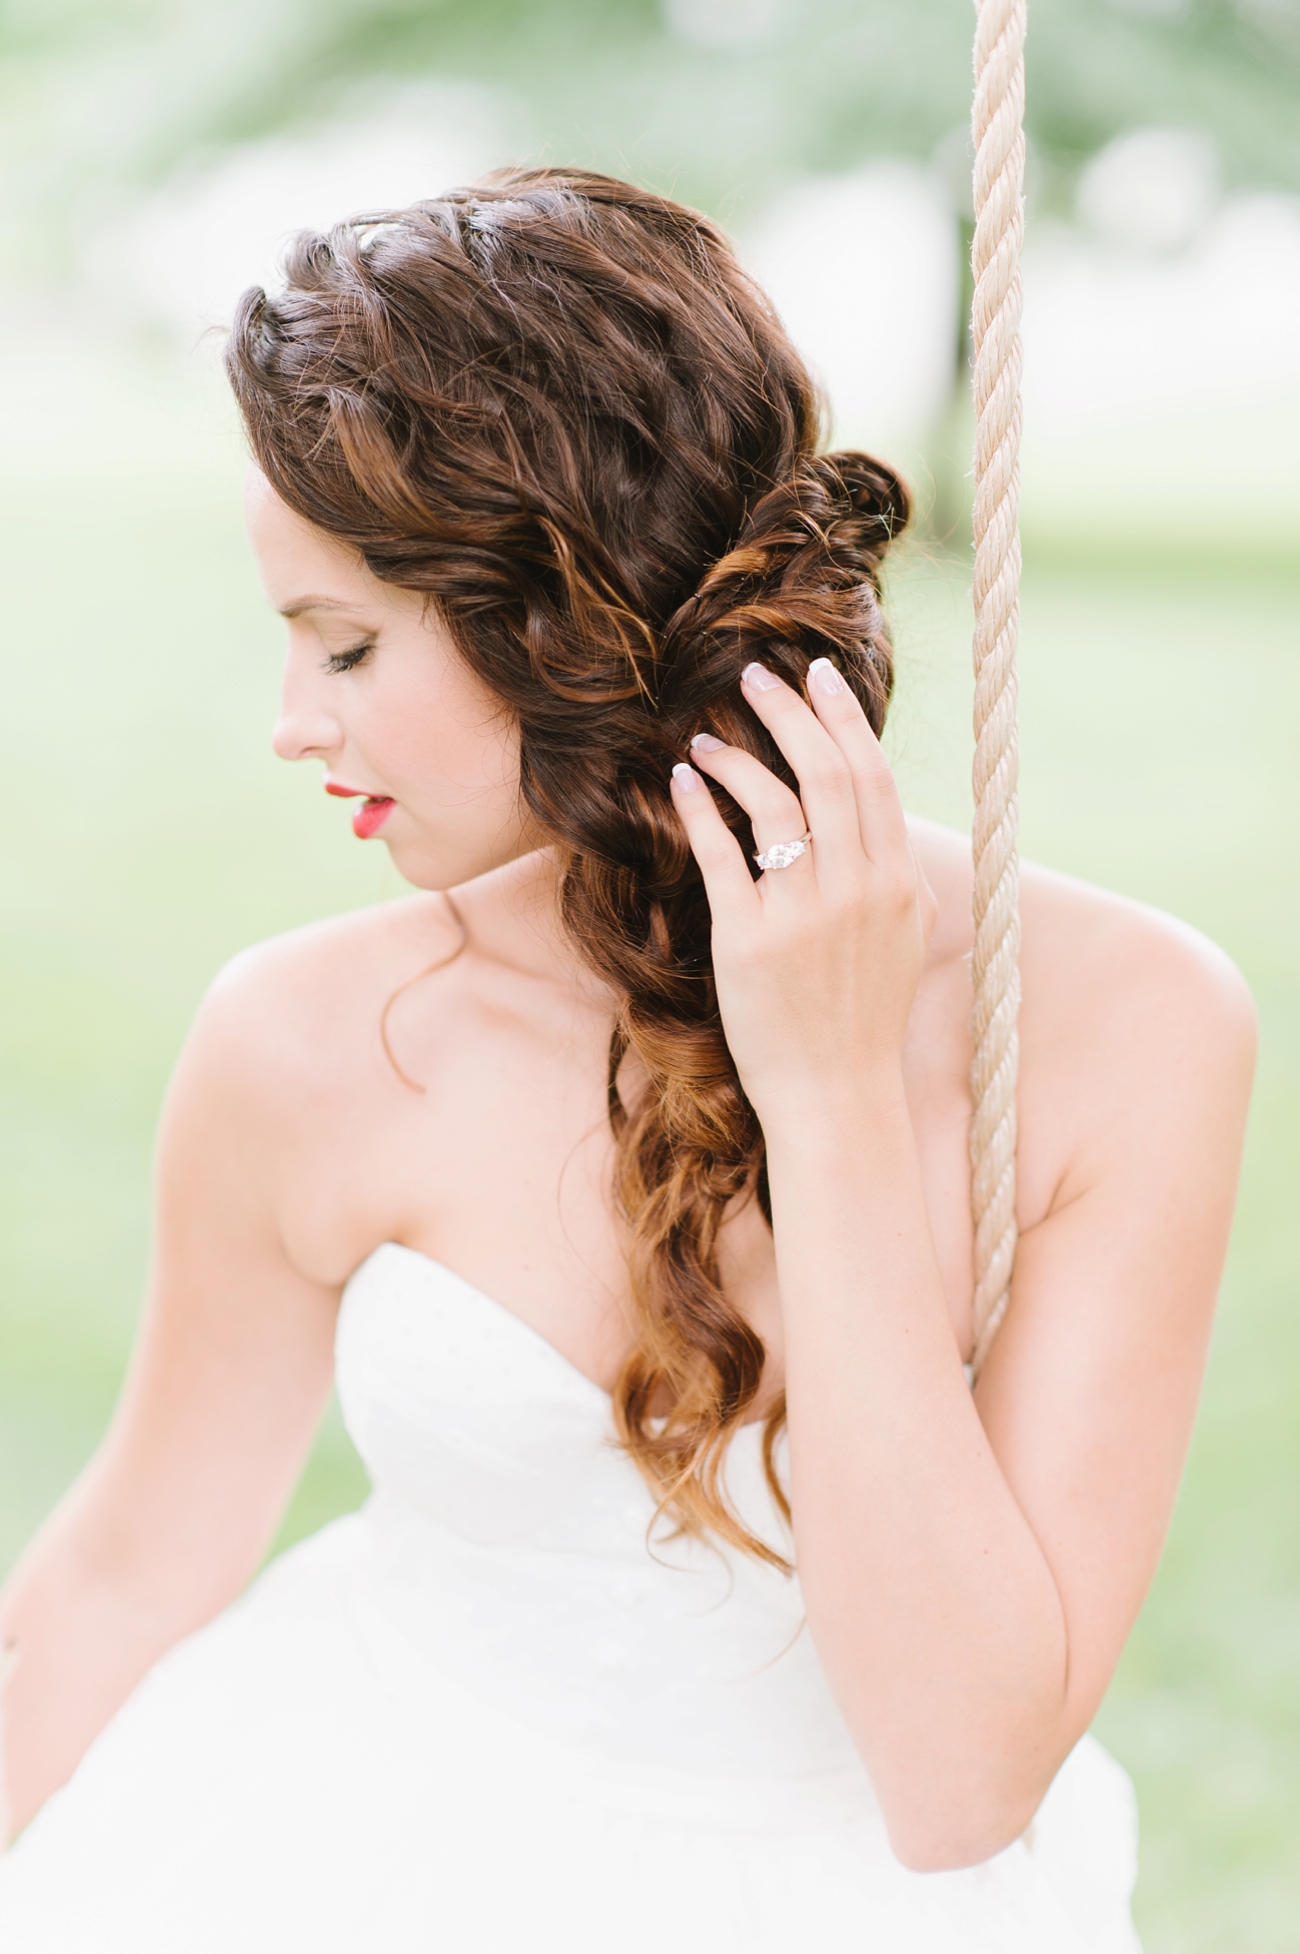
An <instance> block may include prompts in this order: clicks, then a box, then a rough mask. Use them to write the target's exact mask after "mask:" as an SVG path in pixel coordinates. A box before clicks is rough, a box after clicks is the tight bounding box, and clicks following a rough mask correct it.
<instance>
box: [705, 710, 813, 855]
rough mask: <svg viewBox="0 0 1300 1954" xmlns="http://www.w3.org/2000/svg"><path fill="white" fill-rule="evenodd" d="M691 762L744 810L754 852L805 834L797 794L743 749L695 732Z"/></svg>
mask: <svg viewBox="0 0 1300 1954" xmlns="http://www.w3.org/2000/svg"><path fill="white" fill-rule="evenodd" d="M691 759H692V761H693V762H694V764H695V765H696V766H697V767H699V768H700V769H701V771H702V772H704V773H707V774H708V776H709V778H710V780H716V781H717V782H718V784H719V786H721V787H725V788H726V790H727V792H728V793H729V794H730V795H731V798H732V799H733V800H734V801H737V802H738V803H739V805H740V806H741V807H743V808H744V810H745V812H746V814H747V815H748V816H749V818H750V822H751V823H752V825H753V829H754V851H755V853H761V852H762V850H763V849H765V848H770V847H771V846H772V844H773V842H777V841H797V840H798V839H799V837H800V836H801V835H803V834H805V833H806V832H807V829H808V823H807V821H806V819H805V818H804V810H803V806H802V804H801V802H800V800H799V797H798V795H797V794H793V793H791V791H790V789H789V788H788V787H787V786H786V784H785V782H784V781H783V780H778V779H777V777H776V775H775V774H774V773H773V772H772V771H771V769H770V768H768V767H765V766H764V765H763V762H762V761H761V760H757V759H755V757H754V755H753V754H752V753H746V752H745V750H744V748H743V747H739V746H727V745H726V744H725V743H724V742H723V741H722V740H718V739H714V737H713V735H712V734H711V733H697V734H696V735H695V738H694V739H693V740H692V741H691Z"/></svg>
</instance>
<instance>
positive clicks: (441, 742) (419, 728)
mask: <svg viewBox="0 0 1300 1954" xmlns="http://www.w3.org/2000/svg"><path fill="white" fill-rule="evenodd" d="M421 667H422V668H421ZM396 676H397V674H396V673H394V677H396ZM408 676H411V677H414V679H415V683H413V684H411V683H407V684H395V685H392V686H384V687H383V688H382V690H377V691H376V693H375V694H374V695H372V699H371V702H370V703H371V708H372V710H371V711H370V712H369V713H368V714H367V721H368V724H367V735H368V738H367V744H369V745H370V746H371V748H372V751H374V753H375V757H376V758H377V759H378V758H380V749H381V748H382V753H383V757H384V758H385V760H386V766H385V771H386V772H387V773H388V774H389V775H390V777H391V778H392V784H393V786H394V787H397V786H399V782H400V783H401V784H404V785H406V786H407V787H408V789H409V797H410V799H411V800H412V801H413V802H416V803H418V802H425V803H429V804H443V803H447V802H457V801H460V800H462V799H463V797H464V796H465V795H466V794H467V793H468V794H474V795H476V796H482V795H484V794H489V793H490V794H491V795H492V796H493V798H494V800H495V799H498V798H499V796H500V795H501V794H502V793H507V794H509V795H510V797H512V798H513V796H514V793H515V790H516V788H517V785H518V780H519V732H518V727H517V726H516V725H515V724H514V723H513V722H512V721H511V720H510V719H509V718H508V717H507V715H506V714H504V713H503V712H502V711H501V710H500V708H499V707H497V706H496V704H495V702H494V701H493V700H492V699H491V698H490V697H489V696H488V695H487V694H485V693H484V692H483V691H482V690H481V689H480V688H478V687H477V686H474V685H472V684H466V683H462V682H458V681H459V679H460V674H459V673H452V674H449V673H448V672H447V671H446V669H445V668H444V669H443V670H441V671H439V670H438V669H437V668H436V667H435V668H434V669H433V670H430V669H429V668H428V666H427V665H424V664H423V661H421V666H417V670H416V672H415V673H414V674H408ZM402 798H406V796H402Z"/></svg>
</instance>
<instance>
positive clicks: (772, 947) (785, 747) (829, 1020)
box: [672, 658, 936, 1119]
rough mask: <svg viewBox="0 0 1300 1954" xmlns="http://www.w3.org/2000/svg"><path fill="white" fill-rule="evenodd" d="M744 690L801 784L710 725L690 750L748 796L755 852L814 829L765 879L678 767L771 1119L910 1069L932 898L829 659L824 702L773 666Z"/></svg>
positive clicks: (730, 1027) (819, 672) (735, 1039)
mask: <svg viewBox="0 0 1300 1954" xmlns="http://www.w3.org/2000/svg"><path fill="white" fill-rule="evenodd" d="M741 683H742V689H743V693H744V697H745V699H746V701H747V702H748V704H749V705H750V706H752V707H753V709H754V711H755V712H756V713H757V714H758V716H759V718H760V719H761V720H762V722H763V724H764V725H765V726H766V727H767V729H768V731H769V732H770V733H771V735H772V737H773V739H774V740H775V741H776V743H777V745H778V746H779V747H780V749H781V751H782V753H783V754H784V755H785V757H786V759H787V760H788V761H789V762H790V765H791V767H792V769H793V771H794V774H795V777H796V779H797V780H798V782H799V795H798V797H796V796H795V795H794V794H793V793H792V792H791V791H790V789H789V788H788V787H786V786H785V785H784V784H783V783H782V782H781V781H779V780H778V779H777V778H776V776H775V775H774V774H772V773H771V772H770V771H769V770H768V768H767V767H765V766H764V765H763V764H762V762H761V761H759V760H756V759H755V758H754V757H753V755H752V754H749V753H745V752H743V751H742V750H741V749H740V748H738V747H734V746H724V745H723V744H722V743H721V742H720V741H717V740H714V739H713V738H712V737H711V736H710V735H708V734H702V735H697V736H696V739H695V740H694V742H693V743H692V746H691V759H692V761H693V762H694V765H695V767H698V768H699V769H700V771H701V772H702V773H705V774H707V775H708V776H709V778H710V779H711V780H716V781H717V782H718V783H719V784H720V785H721V786H722V787H724V788H725V789H726V790H727V792H728V793H729V794H730V795H731V796H732V797H733V799H735V800H736V801H737V802H739V804H740V806H741V807H742V808H743V809H744V810H745V812H746V814H748V816H749V817H750V820H751V821H752V822H753V827H754V845H755V850H756V852H760V851H762V850H764V849H767V848H770V847H771V846H772V845H773V843H774V842H781V841H794V840H796V839H797V838H798V837H799V836H800V835H802V834H804V833H805V832H806V831H808V830H811V832H812V835H813V840H812V842H811V843H810V844H809V846H808V847H807V849H806V850H805V852H804V853H803V854H802V855H801V856H800V857H799V859H798V860H797V861H795V862H793V863H791V865H790V866H789V867H788V868H781V869H768V870H767V871H766V872H765V873H764V874H763V875H762V876H760V877H759V879H758V881H757V882H755V881H754V880H753V878H752V876H751V875H750V872H749V867H748V864H747V863H746V861H745V858H744V856H743V854H742V852H741V850H740V847H739V846H738V844H737V842H736V841H735V839H734V837H733V836H732V834H731V832H730V830H729V829H728V828H727V826H726V823H725V822H724V821H723V819H722V816H721V814H720V813H719V812H718V809H717V807H716V805H715V803H714V799H713V796H712V795H711V794H710V793H707V792H705V791H704V783H703V782H702V781H701V779H700V777H699V774H697V773H696V772H695V771H694V769H693V768H692V767H690V766H686V765H681V766H678V767H675V768H674V769H673V782H672V794H673V802H674V805H675V806H676V808H677V811H678V813H679V815H680V816H681V818H682V821H683V822H684V823H685V826H686V833H687V836H688V839H689V841H690V845H691V848H692V851H693V852H694V855H695V859H696V861H697V862H698V863H699V865H700V873H701V875H702V876H703V878H704V887H705V891H706V893H707V895H708V898H709V908H710V910H711V912H712V916H713V969H714V974H715V977H716V980H717V986H718V1005H719V1009H720V1011H721V1014H722V1023H723V1029H724V1031H725V1032H726V1037H727V1043H728V1045H729V1046H730V1048H731V1054H732V1057H733V1058H734V1059H735V1061H736V1069H737V1071H738V1072H739V1074H740V1079H741V1083H742V1085H743V1086H744V1088H745V1091H746V1093H747V1094H748V1096H749V1099H750V1103H751V1104H752V1105H753V1106H754V1108H755V1110H756V1112H757V1113H758V1115H759V1118H760V1119H765V1118H766V1117H767V1116H768V1114H770V1113H772V1112H779V1111H780V1110H781V1109H783V1108H786V1107H790V1108H795V1107H797V1108H805V1107H807V1106H808V1105H809V1104H810V1103H812V1104H816V1103H819V1102H822V1103H824V1102H825V1101H827V1100H832V1101H834V1100H842V1099H843V1098H844V1096H845V1094H846V1093H847V1094H849V1095H855V1096H856V1095H857V1094H859V1093H860V1092H861V1090H862V1089H863V1087H864V1086H869V1085H870V1084H871V1082H872V1081H873V1080H874V1079H876V1078H879V1077H880V1076H881V1075H882V1074H883V1073H888V1074H890V1075H891V1076H892V1078H893V1079H894V1080H896V1079H897V1077H898V1067H899V1061H900V1057H901V1053H902V1046H903V1033H904V1030H905V1028H906V1025H907V1018H908V1013H909V1011H910V1010H911V1006H912V999H913V997H914V995H915V992H916V987H917V984H918V982H919V980H920V976H921V967H922V964H923V963H924V960H925V952H926V946H927V944H928V942H929V938H930V932H931V930H932V928H933V926H934V917H935V908H936V905H935V900H934V896H933V894H932V893H931V891H930V887H929V885H928V883H927V882H926V880H925V877H924V875H923V874H922V872H921V869H920V866H919V864H918V862H917V860H916V856H915V854H914V853H913V850H912V844H911V841H910V839H909V837H908V833H907V828H906V825H905V823H904V820H903V810H902V806H901V804H900V802H899V798H898V790H897V788H896V787H895V785H894V777H893V775H892V774H891V773H890V771H889V765H888V762H887V761H886V759H885V756H884V753H883V752H882V751H881V747H880V742H879V741H878V740H877V738H876V736H875V734H874V733H873V732H872V730H871V727H870V725H869V724H868V722H867V718H866V715H865V713H864V712H863V710H862V708H861V706H860V705H859V704H858V701H857V699H856V698H855V697H854V695H853V693H852V691H851V690H850V688H849V687H848V686H847V685H846V684H845V683H844V680H843V679H842V678H841V677H840V674H839V673H838V672H837V671H836V669H835V667H834V665H833V664H832V663H831V661H830V660H829V659H828V658H819V659H817V660H816V661H815V662H814V663H813V664H812V665H811V666H810V667H809V672H808V690H809V699H810V700H811V709H810V707H809V706H808V705H806V704H805V703H804V701H803V700H802V699H801V698H800V697H799V696H798V694H797V693H796V692H794V691H792V690H791V688H790V687H789V686H788V685H786V684H784V683H783V681H782V680H781V679H779V678H777V677H776V676H775V674H774V673H772V672H769V671H768V670H767V669H766V667H765V666H762V665H750V666H747V667H746V669H745V672H744V673H743V674H742V680H741Z"/></svg>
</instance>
